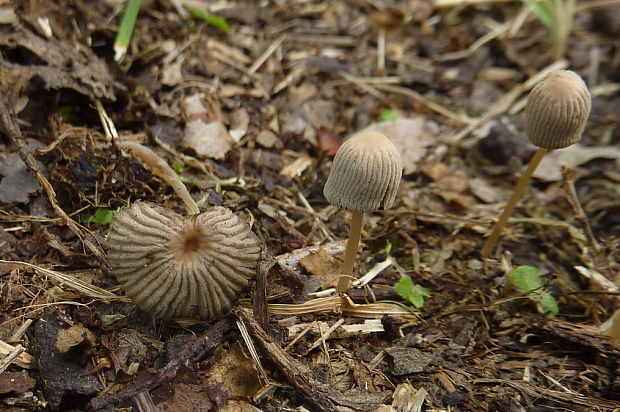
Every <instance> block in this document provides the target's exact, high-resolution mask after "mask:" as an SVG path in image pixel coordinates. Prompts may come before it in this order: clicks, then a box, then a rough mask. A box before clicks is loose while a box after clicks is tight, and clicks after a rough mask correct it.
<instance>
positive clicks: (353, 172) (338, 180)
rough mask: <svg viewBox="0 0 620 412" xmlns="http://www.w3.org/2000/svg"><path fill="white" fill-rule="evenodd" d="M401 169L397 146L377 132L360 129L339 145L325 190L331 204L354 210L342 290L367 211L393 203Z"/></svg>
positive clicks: (349, 274)
mask: <svg viewBox="0 0 620 412" xmlns="http://www.w3.org/2000/svg"><path fill="white" fill-rule="evenodd" d="M402 169H403V167H402V161H401V158H400V154H399V153H398V150H397V149H396V147H395V146H394V144H392V142H391V141H390V140H389V139H388V138H387V137H385V136H384V135H383V134H381V133H378V132H374V131H364V132H360V133H357V134H355V135H353V136H352V137H351V138H350V139H349V140H347V141H346V142H344V143H343V144H342V146H340V148H339V149H338V152H337V153H336V156H335V157H334V162H333V164H332V168H331V171H330V173H329V176H328V178H327V183H326V184H325V187H324V189H323V194H324V195H325V198H326V199H327V201H328V202H329V203H330V204H332V205H335V206H338V207H341V208H343V209H347V210H350V211H352V212H353V215H352V218H351V227H350V229H349V239H348V241H347V247H346V250H345V257H344V262H343V265H342V268H341V269H340V273H341V276H340V278H339V280H338V286H337V290H338V292H339V293H342V292H345V291H346V290H347V289H349V286H350V283H351V274H352V273H353V267H354V265H355V257H356V254H357V249H358V246H359V241H360V237H361V230H362V222H363V219H364V212H372V211H375V210H379V209H388V208H390V207H392V205H393V204H394V199H395V198H396V192H397V190H398V186H399V184H400V179H401V175H402Z"/></svg>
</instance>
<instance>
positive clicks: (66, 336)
mask: <svg viewBox="0 0 620 412" xmlns="http://www.w3.org/2000/svg"><path fill="white" fill-rule="evenodd" d="M83 342H86V343H87V344H88V345H90V346H93V345H94V344H95V335H93V333H92V332H91V331H90V330H88V329H86V328H85V327H84V326H82V325H73V326H71V327H69V328H67V329H59V330H58V337H57V338H56V349H57V350H58V352H60V353H67V352H69V349H71V348H72V347H74V346H78V345H80V344H82V343H83Z"/></svg>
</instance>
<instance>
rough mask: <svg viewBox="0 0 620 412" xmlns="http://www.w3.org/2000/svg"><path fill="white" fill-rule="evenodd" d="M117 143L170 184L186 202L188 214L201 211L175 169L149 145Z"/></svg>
mask: <svg viewBox="0 0 620 412" xmlns="http://www.w3.org/2000/svg"><path fill="white" fill-rule="evenodd" d="M116 144H117V146H118V147H120V148H121V149H125V150H129V151H131V153H132V154H133V155H134V156H135V157H137V158H138V159H140V160H141V161H143V162H144V163H146V164H147V165H148V167H149V170H150V171H151V172H153V173H154V174H155V175H156V176H158V177H159V178H161V179H163V181H164V182H166V183H167V184H168V185H170V187H172V190H174V191H175V193H176V194H177V196H179V197H180V198H181V200H182V201H183V203H185V208H186V209H187V213H188V214H190V215H196V214H198V213H200V210H199V209H198V205H197V204H196V202H195V201H194V199H192V196H191V195H190V194H189V191H188V190H187V187H185V185H184V184H183V182H181V180H179V177H178V176H177V174H176V173H175V172H174V170H172V168H171V167H170V166H169V165H168V163H166V162H165V161H164V159H162V158H161V157H159V156H157V154H156V153H155V152H153V151H152V150H151V149H149V148H148V147H146V146H143V145H141V144H140V143H137V142H117V143H116Z"/></svg>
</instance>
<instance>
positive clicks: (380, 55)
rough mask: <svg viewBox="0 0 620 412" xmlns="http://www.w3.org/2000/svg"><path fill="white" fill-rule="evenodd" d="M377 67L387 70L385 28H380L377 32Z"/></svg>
mask: <svg viewBox="0 0 620 412" xmlns="http://www.w3.org/2000/svg"><path fill="white" fill-rule="evenodd" d="M377 68H378V69H379V70H381V71H383V70H385V30H383V29H381V30H379V33H378V34H377Z"/></svg>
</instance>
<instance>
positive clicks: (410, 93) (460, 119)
mask: <svg viewBox="0 0 620 412" xmlns="http://www.w3.org/2000/svg"><path fill="white" fill-rule="evenodd" d="M375 88H377V89H379V90H383V91H384V92H390V93H398V94H402V95H404V96H407V97H411V98H412V99H413V100H416V101H417V102H419V103H421V104H422V105H424V106H426V107H427V108H428V109H430V110H432V111H434V112H436V113H439V114H440V115H442V116H445V117H447V118H448V119H450V120H453V121H455V122H457V123H460V124H472V123H473V122H475V119H470V118H469V117H467V116H466V115H463V114H459V113H454V112H453V111H452V110H449V109H446V108H445V107H443V106H442V105H440V104H437V103H435V102H433V101H432V100H430V99H429V98H427V97H425V96H423V95H421V94H420V93H418V92H416V91H415V90H412V89H408V88H406V87H401V86H393V85H390V84H377V85H375Z"/></svg>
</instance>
